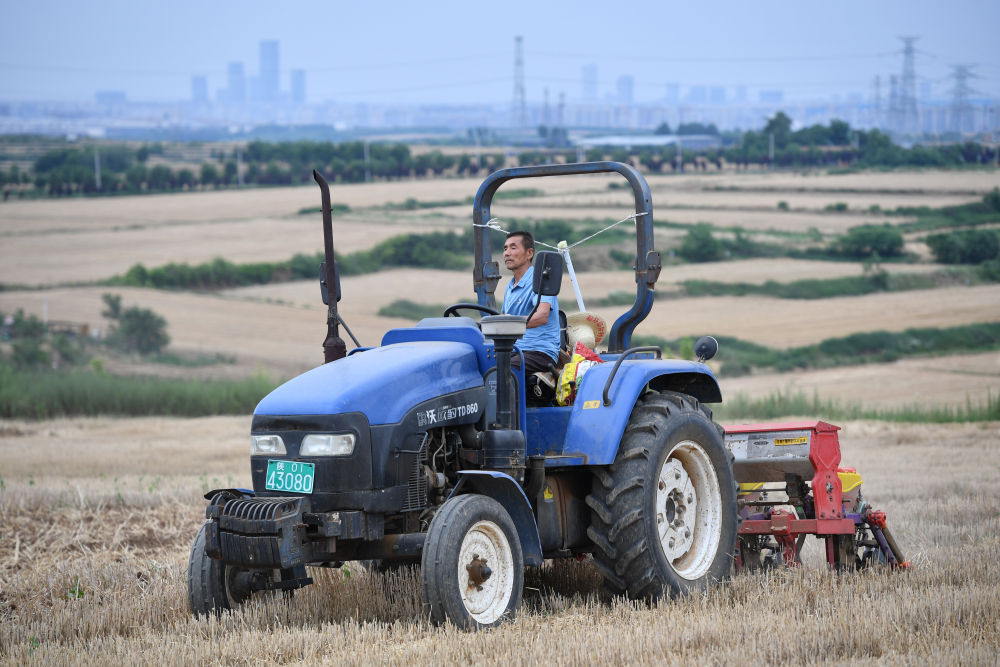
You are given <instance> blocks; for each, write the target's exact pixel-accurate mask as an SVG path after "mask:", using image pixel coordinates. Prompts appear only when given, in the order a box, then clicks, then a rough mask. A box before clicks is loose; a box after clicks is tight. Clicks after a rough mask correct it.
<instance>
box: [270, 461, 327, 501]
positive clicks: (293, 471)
mask: <svg viewBox="0 0 1000 667" xmlns="http://www.w3.org/2000/svg"><path fill="white" fill-rule="evenodd" d="M315 470H316V466H315V465H313V464H312V463H300V462H298V461H275V460H273V459H268V461H267V480H266V481H265V482H264V488H265V489H267V490H268V491H288V492H290V493H312V491H313V478H314V477H315Z"/></svg>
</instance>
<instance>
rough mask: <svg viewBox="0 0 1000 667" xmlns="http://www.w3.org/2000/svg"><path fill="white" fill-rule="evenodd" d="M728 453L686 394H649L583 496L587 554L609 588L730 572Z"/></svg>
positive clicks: (707, 578)
mask: <svg viewBox="0 0 1000 667" xmlns="http://www.w3.org/2000/svg"><path fill="white" fill-rule="evenodd" d="M736 493H737V486H736V482H735V480H734V477H733V467H732V454H731V453H730V452H729V450H727V449H726V446H725V443H724V442H723V439H722V429H721V427H719V426H718V425H716V424H715V423H714V422H713V421H712V419H711V413H710V412H708V410H707V409H706V408H704V407H702V406H701V404H700V403H699V402H698V401H697V400H696V399H694V398H692V397H691V396H688V395H686V394H681V393H677V392H672V391H663V392H651V393H648V394H646V395H645V396H643V397H641V398H640V399H639V401H638V402H637V403H636V405H635V407H634V408H633V410H632V415H631V417H630V418H629V422H628V425H627V426H626V427H625V435H624V436H623V437H622V441H621V444H620V446H619V448H618V455H617V457H616V458H615V461H614V463H613V464H611V466H609V467H607V468H596V469H595V471H594V478H593V486H592V490H591V493H590V495H588V496H587V504H588V505H589V506H590V508H591V526H590V528H589V529H588V531H587V534H588V535H589V536H590V539H591V541H592V542H593V543H594V547H595V548H594V560H595V562H596V564H597V566H598V568H599V569H600V570H601V572H602V574H603V576H604V582H605V588H606V589H607V590H608V591H609V592H610V593H612V594H614V595H627V596H629V597H631V598H644V599H650V600H656V599H659V598H660V597H661V596H662V595H663V594H664V593H667V594H669V595H671V596H676V595H680V594H683V593H687V592H692V591H700V590H704V589H705V588H707V587H708V586H710V585H711V584H712V583H714V582H716V581H719V580H722V579H724V578H726V577H727V576H729V574H730V571H731V570H732V567H733V555H734V550H735V548H736V531H737V513H736Z"/></svg>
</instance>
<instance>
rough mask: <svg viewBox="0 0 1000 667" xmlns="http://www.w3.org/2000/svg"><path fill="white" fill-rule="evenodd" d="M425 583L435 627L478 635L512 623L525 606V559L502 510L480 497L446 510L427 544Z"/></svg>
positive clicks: (426, 600)
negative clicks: (450, 625) (474, 630)
mask: <svg viewBox="0 0 1000 667" xmlns="http://www.w3.org/2000/svg"><path fill="white" fill-rule="evenodd" d="M421 578H422V584H423V593H424V605H425V607H426V609H427V610H428V612H429V614H430V619H431V621H432V622H433V623H435V624H441V623H444V622H445V621H450V622H452V623H454V624H455V625H457V626H458V627H460V628H477V629H478V628H488V627H493V626H495V625H499V624H500V623H503V622H504V621H506V620H509V619H510V618H512V617H513V616H514V614H515V613H516V612H517V608H518V606H520V604H521V592H522V589H523V587H524V555H523V554H522V552H521V540H520V539H519V538H518V535H517V529H516V528H515V527H514V522H513V520H512V519H511V518H510V515H509V514H508V513H507V510H505V509H504V508H503V505H501V504H500V503H498V502H497V501H495V500H493V499H492V498H489V497H487V496H483V495H479V494H469V495H463V496H458V497H456V498H451V499H450V500H448V501H447V502H446V503H445V504H444V505H442V506H441V508H440V509H439V510H438V511H437V512H436V513H435V514H434V518H433V519H432V520H431V525H430V529H429V530H428V531H427V539H426V540H425V541H424V550H423V555H422V558H421Z"/></svg>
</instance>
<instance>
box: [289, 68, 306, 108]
mask: <svg viewBox="0 0 1000 667" xmlns="http://www.w3.org/2000/svg"><path fill="white" fill-rule="evenodd" d="M292 102H293V103H295V104H305V103H306V71H305V70H304V69H293V70H292Z"/></svg>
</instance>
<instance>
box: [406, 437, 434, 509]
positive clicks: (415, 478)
mask: <svg viewBox="0 0 1000 667" xmlns="http://www.w3.org/2000/svg"><path fill="white" fill-rule="evenodd" d="M429 439H430V434H429V433H427V434H425V435H424V440H423V442H421V443H420V450H419V452H418V453H417V454H416V455H415V456H414V457H413V463H412V464H410V469H409V471H408V474H407V479H406V504H404V505H403V511H404V512H413V511H415V510H422V509H424V508H425V507H426V506H427V479H426V477H425V476H424V462H425V461H426V460H427V442H428V440H429Z"/></svg>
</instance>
